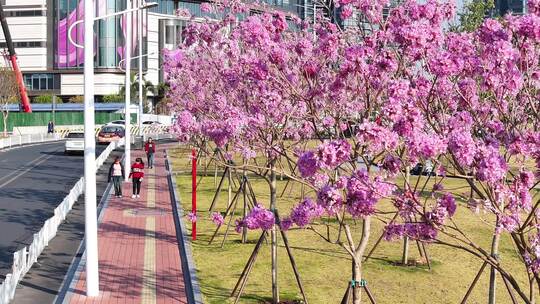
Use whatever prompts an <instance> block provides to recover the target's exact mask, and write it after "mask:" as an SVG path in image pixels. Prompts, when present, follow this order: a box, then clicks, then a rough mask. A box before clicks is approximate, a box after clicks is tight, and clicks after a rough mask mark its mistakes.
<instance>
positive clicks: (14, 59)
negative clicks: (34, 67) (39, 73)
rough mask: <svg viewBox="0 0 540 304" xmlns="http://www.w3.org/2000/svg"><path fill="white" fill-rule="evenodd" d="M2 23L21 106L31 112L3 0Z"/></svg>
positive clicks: (0, 8)
mask: <svg viewBox="0 0 540 304" xmlns="http://www.w3.org/2000/svg"><path fill="white" fill-rule="evenodd" d="M0 24H1V25H2V30H3V32H4V38H5V39H6V44H7V48H8V57H9V62H10V63H11V68H12V69H13V71H14V72H15V77H16V79H17V85H18V86H19V94H20V96H21V108H22V110H23V112H26V113H31V112H32V108H31V107H30V99H29V98H28V94H27V93H26V87H25V86H24V81H23V76H22V73H21V69H20V68H19V64H18V63H17V54H16V53H15V47H13V40H11V34H10V33H9V28H8V24H7V21H6V15H5V14H4V7H3V5H2V1H0Z"/></svg>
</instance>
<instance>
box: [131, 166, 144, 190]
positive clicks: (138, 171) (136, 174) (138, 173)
mask: <svg viewBox="0 0 540 304" xmlns="http://www.w3.org/2000/svg"><path fill="white" fill-rule="evenodd" d="M143 169H144V163H143V161H142V158H140V157H137V158H136V159H135V163H133V165H131V173H130V174H129V177H132V178H133V179H132V181H133V195H132V196H131V197H132V198H136V197H140V196H139V193H141V182H142V180H143V177H144V171H143Z"/></svg>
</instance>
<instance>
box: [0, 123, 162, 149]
mask: <svg viewBox="0 0 540 304" xmlns="http://www.w3.org/2000/svg"><path fill="white" fill-rule="evenodd" d="M100 130H101V127H98V128H96V130H95V133H96V136H97V134H98V133H99V131H100ZM71 131H83V126H80V128H69V129H68V128H58V129H57V130H56V132H55V133H54V134H46V133H40V134H26V135H11V136H9V137H5V138H0V150H1V149H5V148H12V147H16V146H22V145H28V144H37V143H44V142H52V141H57V140H62V139H64V138H65V137H66V136H67V135H68V134H69V132H71ZM141 131H142V132H141ZM131 135H132V139H131V142H132V143H133V142H134V137H135V136H141V135H143V136H144V138H145V139H146V138H149V137H152V138H154V139H169V138H172V135H171V134H169V133H168V127H166V126H162V125H157V126H153V125H150V126H144V127H142V129H139V127H138V126H131Z"/></svg>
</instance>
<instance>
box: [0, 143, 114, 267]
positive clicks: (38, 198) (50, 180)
mask: <svg viewBox="0 0 540 304" xmlns="http://www.w3.org/2000/svg"><path fill="white" fill-rule="evenodd" d="M105 147H106V146H97V149H96V155H99V154H100V153H101V152H102V151H103V149H104V148H105ZM83 174H84V169H83V156H82V155H64V142H55V143H50V144H43V145H35V146H26V147H21V148H16V149H13V150H8V151H5V150H4V151H1V150H0V276H3V275H5V274H7V273H9V272H10V270H11V265H12V262H13V253H14V252H15V251H17V250H19V249H21V248H23V247H24V246H28V245H29V244H30V243H31V242H32V239H33V234H34V233H37V232H38V231H39V230H40V229H41V227H42V226H43V224H44V222H45V221H46V220H47V219H48V218H50V217H51V216H53V214H54V208H56V207H57V206H58V205H59V204H60V203H61V202H62V200H63V199H64V197H65V196H66V195H67V194H68V193H69V191H70V190H71V188H72V187H73V185H74V184H75V183H76V182H77V181H78V180H79V178H80V177H81V176H83Z"/></svg>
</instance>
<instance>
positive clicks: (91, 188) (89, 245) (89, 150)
mask: <svg viewBox="0 0 540 304" xmlns="http://www.w3.org/2000/svg"><path fill="white" fill-rule="evenodd" d="M84 11H85V14H84V217H85V219H84V220H85V226H84V228H85V241H86V295H87V296H88V297H97V296H98V295H99V271H98V240H97V208H96V201H97V197H96V135H95V131H94V129H95V122H94V115H95V114H94V1H85V2H84ZM69 34H71V32H69Z"/></svg>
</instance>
